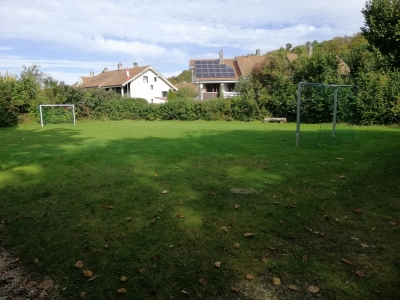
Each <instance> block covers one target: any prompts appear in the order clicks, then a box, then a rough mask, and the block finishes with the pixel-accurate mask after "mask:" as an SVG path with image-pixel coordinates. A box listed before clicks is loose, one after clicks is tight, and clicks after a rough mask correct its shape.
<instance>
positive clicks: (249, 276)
mask: <svg viewBox="0 0 400 300" xmlns="http://www.w3.org/2000/svg"><path fill="white" fill-rule="evenodd" d="M246 279H248V280H253V279H254V276H252V275H250V274H247V275H246Z"/></svg>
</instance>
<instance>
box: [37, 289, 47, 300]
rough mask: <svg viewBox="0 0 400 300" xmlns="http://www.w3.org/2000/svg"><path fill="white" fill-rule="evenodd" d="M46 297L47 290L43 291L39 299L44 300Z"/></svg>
mask: <svg viewBox="0 0 400 300" xmlns="http://www.w3.org/2000/svg"><path fill="white" fill-rule="evenodd" d="M46 295H47V292H46V291H45V290H43V291H41V292H40V294H39V296H38V298H39V299H42V298H44V297H45V296H46Z"/></svg>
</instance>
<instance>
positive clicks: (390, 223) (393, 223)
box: [389, 221, 397, 226]
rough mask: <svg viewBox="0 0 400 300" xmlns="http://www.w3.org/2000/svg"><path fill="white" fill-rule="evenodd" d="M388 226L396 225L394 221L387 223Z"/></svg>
mask: <svg viewBox="0 0 400 300" xmlns="http://www.w3.org/2000/svg"><path fill="white" fill-rule="evenodd" d="M389 225H392V226H396V225H397V223H396V222H394V221H390V222H389Z"/></svg>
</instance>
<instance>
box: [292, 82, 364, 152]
mask: <svg viewBox="0 0 400 300" xmlns="http://www.w3.org/2000/svg"><path fill="white" fill-rule="evenodd" d="M356 92H357V87H356V86H354V85H334V84H322V83H305V82H299V84H298V93H297V124H296V125H297V126H296V146H299V145H300V144H301V145H302V146H315V145H337V144H341V143H343V142H347V141H350V140H352V139H353V136H354V130H353V113H354V103H355V95H356Z"/></svg>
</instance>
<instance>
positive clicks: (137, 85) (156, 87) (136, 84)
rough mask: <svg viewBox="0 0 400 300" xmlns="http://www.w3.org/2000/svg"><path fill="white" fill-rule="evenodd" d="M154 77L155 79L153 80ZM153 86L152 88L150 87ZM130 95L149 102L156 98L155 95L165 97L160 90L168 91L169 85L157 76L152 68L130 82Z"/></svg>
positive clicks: (154, 100)
mask: <svg viewBox="0 0 400 300" xmlns="http://www.w3.org/2000/svg"><path fill="white" fill-rule="evenodd" d="M145 76H147V83H146V82H144V79H143V77H145ZM154 77H155V78H156V81H154ZM151 86H153V89H151ZM129 88H130V93H129V95H130V97H132V98H144V99H146V100H147V102H149V103H151V100H152V99H153V103H158V102H156V101H157V100H156V99H155V97H166V95H163V93H162V92H166V93H168V91H169V89H170V87H169V85H168V84H167V83H165V82H164V81H163V80H162V79H161V78H159V77H158V76H157V74H156V73H154V72H153V71H152V70H147V71H146V72H144V73H143V74H142V75H141V76H140V77H137V78H136V79H135V80H134V81H133V82H131V83H130V87H129Z"/></svg>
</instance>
